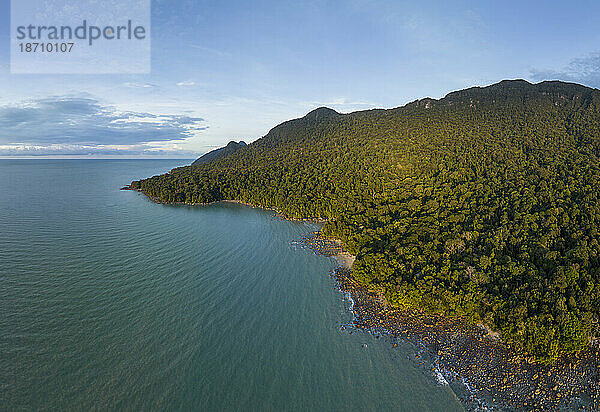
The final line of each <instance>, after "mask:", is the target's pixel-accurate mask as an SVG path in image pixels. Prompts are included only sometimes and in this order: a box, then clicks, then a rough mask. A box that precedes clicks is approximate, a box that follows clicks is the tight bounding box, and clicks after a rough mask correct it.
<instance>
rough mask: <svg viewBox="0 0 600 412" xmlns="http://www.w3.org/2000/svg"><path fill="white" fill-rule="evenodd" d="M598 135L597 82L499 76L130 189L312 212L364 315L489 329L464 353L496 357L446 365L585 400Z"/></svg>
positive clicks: (594, 314)
mask: <svg viewBox="0 0 600 412" xmlns="http://www.w3.org/2000/svg"><path fill="white" fill-rule="evenodd" d="M598 131H600V90H598V89H591V88H588V87H585V86H581V85H577V84H574V83H565V82H559V81H546V82H541V83H537V84H531V83H529V82H527V81H525V80H504V81H502V82H499V83H496V84H493V85H490V86H486V87H472V88H469V89H465V90H460V91H456V92H452V93H449V94H448V95H446V96H445V97H444V98H442V99H439V100H435V99H431V98H424V99H421V100H416V101H414V102H411V103H408V104H406V105H404V106H401V107H398V108H394V109H385V110H384V109H374V110H365V111H359V112H353V113H347V114H342V113H338V112H336V111H335V110H332V109H329V108H325V107H321V108H318V109H315V110H313V111H311V112H309V113H308V114H307V115H305V116H304V117H302V118H299V119H294V120H289V121H287V122H284V123H281V124H280V125H278V126H276V127H274V128H273V129H271V130H270V131H269V133H267V134H266V135H265V136H263V137H262V138H260V139H258V140H256V141H254V142H252V143H250V144H248V145H246V146H243V147H238V148H237V149H236V150H235V151H234V152H233V153H231V154H228V155H224V157H222V158H219V159H217V160H211V161H208V162H206V163H202V164H200V165H197V166H186V167H179V168H175V169H173V170H171V171H170V172H168V173H165V174H162V175H157V176H152V177H149V178H146V179H142V180H138V181H133V182H131V185H130V188H131V189H135V190H138V191H141V192H143V193H144V194H145V195H147V196H149V197H151V198H152V199H153V200H155V201H158V202H159V203H171V204H186V205H192V204H207V203H212V202H218V201H225V200H226V199H239V200H240V201H241V202H239V203H243V204H250V205H256V206H258V207H264V208H270V207H271V208H272V210H276V211H278V212H279V213H280V215H281V216H282V217H284V218H290V219H294V220H316V219H314V217H318V218H322V220H319V221H321V222H323V223H324V224H323V227H322V229H321V232H322V234H323V235H325V236H327V237H328V238H337V239H340V240H341V241H342V243H343V245H344V247H345V249H346V250H348V252H350V253H351V254H352V255H354V256H355V257H356V259H355V261H354V262H353V264H352V272H351V278H352V279H354V280H355V281H356V282H357V284H358V285H361V286H362V287H363V288H365V290H366V291H376V293H377V294H379V295H380V296H381V297H385V299H383V298H381V299H379V300H380V301H381V302H383V303H382V305H383V306H382V307H383V310H381V311H379V310H376V309H375V306H368V305H367V307H369V308H371V309H370V312H369V311H367V312H365V314H366V315H369V314H373V313H380V314H381V316H379V315H378V316H375V317H374V319H379V320H382V319H384V316H387V315H389V314H392V313H394V314H398V313H400V312H399V311H405V312H403V313H422V314H423V316H434V317H435V316H439V315H442V314H443V315H444V316H445V317H444V319H447V320H452V319H454V320H460V321H461V322H460V323H461V325H466V326H461V327H465V328H466V327H467V326H468V325H478V324H480V325H488V328H485V327H483V328H482V330H483V331H485V330H486V329H489V330H493V331H496V332H497V334H496V335H494V334H493V333H488V332H487V331H486V334H487V335H490V336H489V337H488V338H490V339H494V336H496V337H501V339H502V341H501V342H500V341H496V344H495V345H492V347H493V348H495V349H494V350H493V351H491V350H484V349H485V348H483V349H481V348H480V345H475V348H476V349H473V350H472V354H473V355H477V354H479V355H481V356H474V357H471V358H472V359H476V360H477V362H483V361H484V360H485V362H487V363H489V364H492V365H494V366H493V367H487V366H485V365H477V364H475V365H471V366H472V368H473V369H475V370H483V371H485V372H484V373H481V374H477V373H475V372H472V373H470V374H469V373H467V371H466V370H463V369H464V368H463V367H462V366H460V365H458V366H456V365H455V366H456V367H453V368H452V370H457V371H458V372H457V373H460V374H461V376H463V375H468V376H471V378H472V379H471V380H472V382H473V385H472V386H473V387H475V388H480V390H482V391H483V390H488V391H490V392H491V393H493V394H496V395H497V396H500V394H502V396H503V397H504V398H505V400H506V402H507V405H515V404H516V405H521V407H522V408H525V409H535V408H538V407H537V406H536V407H535V408H533V407H531V405H539V408H540V409H541V408H542V407H549V408H553V407H555V406H557V405H558V406H561V405H567V404H568V403H567V401H566V400H565V399H566V398H568V399H569V402H575V403H576V402H578V399H579V398H581V399H580V401H581V402H583V403H584V404H593V405H595V406H598V400H597V398H598V382H597V380H598V372H597V369H598V359H597V350H596V348H597V344H598V340H599V338H600V134H599V132H598ZM344 284H345V283H344ZM355 293H357V294H358V296H360V293H358V289H357V290H355ZM359 307H360V305H359ZM366 315H365V317H363V319H367V318H368V317H367V316H366ZM398 316H399V315H398ZM403 319H404V318H403ZM390 322H391V321H390ZM379 323H380V322H378V323H375V325H378V324H379ZM393 324H394V322H391V323H390V325H389V326H390V328H389V329H390V330H394V328H393V327H392V325H393ZM454 327H455V328H458V329H460V328H459V325H458V324H457V323H455V324H454ZM468 327H471V326H468ZM443 331H444V329H443V328H442V329H440V334H441V335H443ZM465 331H466V332H465V336H471V335H470V333H471V332H468V330H467V329H465ZM473 336H476V335H473ZM467 340H468V341H469V342H471V341H473V342H475V340H473V339H467ZM443 348H444V346H442V349H443ZM451 348H452V347H451V346H449V347H447V348H446V349H448V350H450V349H451ZM443 353H444V352H442V354H443ZM509 355H510V356H509ZM436 356H438V357H440V359H441V361H442V363H443V361H444V359H445V358H444V357H443V356H441V355H436ZM579 362H583V363H579ZM574 364H575V370H576V371H577V373H578V374H579V375H580V377H579V378H576V377H574V375H573V374H571V375H569V374H568V372H569V371H572V370H573V367H574V366H573V365H574ZM499 365H502V366H499ZM507 365H512V366H510V367H509V366H507ZM577 365H587V366H585V368H584V369H581V370H580V369H577V368H579V366H577ZM461 368H463V369H461ZM532 369H537V370H539V372H538V373H537V376H536V374H533V375H532V376H529V375H526V374H525V372H526V371H530V370H532ZM498 373H500V375H498ZM542 375H543V376H544V378H543V379H542V378H541V376H542ZM483 376H490V377H494V378H493V379H492V378H490V379H492V380H491V381H486V380H485V379H484V378H483ZM592 376H595V378H592ZM498 379H499V381H498ZM594 379H596V382H594V381H593V380H594ZM529 381H532V382H534V383H527V382H529ZM539 382H541V383H539ZM540 385H541V386H540ZM511 387H512V388H517V389H514V390H513V389H510V388H511ZM484 388H487V389H484ZM536 392H537V393H536ZM493 397H494V396H492V401H493ZM578 397H579V398H578ZM575 403H571V404H568V405H571V406H573V405H575ZM518 407H519V406H517V408H518ZM573 407H574V406H573Z"/></svg>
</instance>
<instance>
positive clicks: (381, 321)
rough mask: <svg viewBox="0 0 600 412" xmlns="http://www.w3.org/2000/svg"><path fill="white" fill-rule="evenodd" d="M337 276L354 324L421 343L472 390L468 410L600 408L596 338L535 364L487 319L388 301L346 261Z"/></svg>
mask: <svg viewBox="0 0 600 412" xmlns="http://www.w3.org/2000/svg"><path fill="white" fill-rule="evenodd" d="M303 241H304V242H305V243H306V244H307V246H308V247H310V248H311V249H313V250H314V251H315V252H316V253H318V254H321V255H325V256H339V255H343V254H344V251H343V248H342V247H341V245H340V244H339V242H336V241H334V240H331V239H327V238H323V237H322V236H320V235H319V233H315V234H313V235H312V236H309V237H307V238H306V239H303ZM332 276H333V277H334V279H335V280H336V281H337V282H338V284H339V287H340V290H341V291H342V292H344V293H349V294H350V296H351V297H352V300H353V302H354V304H353V307H352V310H353V312H354V314H355V318H354V321H353V326H354V327H355V328H357V329H360V330H365V331H369V332H372V333H378V334H386V335H388V336H389V337H391V339H392V341H397V340H408V341H410V342H412V343H414V344H417V345H418V346H419V347H422V348H423V353H422V354H420V355H417V356H423V357H426V358H427V359H428V360H429V363H430V364H431V365H432V369H433V370H434V371H435V372H436V373H438V374H441V375H443V378H444V379H443V380H444V381H447V382H455V383H456V382H458V383H460V384H462V385H463V386H464V387H466V388H468V391H469V393H470V395H469V396H463V397H461V399H462V400H463V402H464V404H465V406H466V407H467V409H471V410H485V409H499V410H535V411H544V410H547V411H551V410H596V411H597V410H600V382H599V380H600V374H599V366H600V350H599V348H598V345H597V344H594V345H590V347H588V349H586V350H585V351H582V352H580V353H579V354H577V355H572V356H563V357H561V358H560V359H559V360H558V361H557V362H556V363H554V364H552V365H542V364H535V363H533V362H532V361H531V359H529V358H528V357H527V356H524V355H523V354H519V353H517V352H515V351H514V350H511V348H509V347H508V346H507V345H505V344H504V343H503V342H502V341H501V340H500V338H499V337H498V335H497V334H494V333H493V332H491V331H489V330H488V329H487V328H485V327H484V326H483V325H473V324H468V323H466V322H465V321H463V320H462V319H456V318H448V317H444V316H440V315H428V314H424V313H421V312H418V311H414V312H409V311H402V310H398V309H395V308H392V307H389V306H388V305H387V304H386V301H385V298H384V297H383V296H381V295H379V294H378V293H375V292H373V291H370V290H367V289H366V288H364V287H363V286H362V285H360V284H358V283H357V282H356V280H354V278H353V277H352V272H351V271H350V270H349V268H348V267H343V266H342V267H340V268H338V269H337V270H335V271H334V272H333V274H332Z"/></svg>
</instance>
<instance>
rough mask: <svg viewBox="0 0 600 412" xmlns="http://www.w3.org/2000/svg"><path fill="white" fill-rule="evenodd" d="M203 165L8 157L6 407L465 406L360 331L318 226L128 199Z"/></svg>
mask: <svg viewBox="0 0 600 412" xmlns="http://www.w3.org/2000/svg"><path fill="white" fill-rule="evenodd" d="M190 162H191V160H184V161H178V160H43V159H39V160H12V159H11V160H8V159H3V160H0V365H1V366H0V405H1V406H0V409H3V410H32V409H36V410H44V409H46V410H56V409H61V410H65V409H66V410H89V409H102V410H115V409H134V410H203V411H213V410H214V411H283V410H286V411H309V410H310V411H354V410H356V411H364V410H382V411H383V410H385V411H387V410H395V411H455V410H457V411H458V410H463V407H462V406H461V403H460V402H459V400H458V398H457V396H456V395H455V393H454V392H453V391H452V390H451V388H450V387H449V386H447V385H443V384H439V383H438V382H437V380H436V376H435V373H434V372H433V371H432V370H431V368H430V367H429V366H428V365H425V364H422V363H421V362H422V361H421V360H420V358H419V357H417V356H416V355H417V354H418V351H419V349H418V348H417V347H416V346H414V345H412V344H410V343H407V342H399V345H398V347H393V345H392V344H391V342H390V341H389V339H387V338H385V337H379V338H378V337H377V336H375V335H373V334H370V333H367V332H363V331H356V330H354V329H352V328H351V327H345V325H348V324H349V323H350V322H351V321H352V316H353V315H352V313H351V312H350V310H349V307H350V305H351V303H350V301H349V300H348V298H347V297H345V296H344V295H343V294H342V293H341V292H340V291H339V290H338V289H337V287H336V284H335V282H334V280H333V279H332V278H331V277H330V273H331V271H332V270H333V269H334V268H335V267H336V266H337V262H336V260H335V259H333V258H328V257H323V256H317V255H315V254H314V253H313V252H312V251H311V250H308V249H305V248H302V247H299V245H298V240H300V238H301V237H302V236H304V235H306V234H309V233H310V232H312V231H315V230H318V229H319V225H318V224H315V223H310V222H292V221H285V220H281V219H278V218H277V217H276V216H275V215H274V212H272V211H266V210H262V209H254V208H251V207H247V206H242V205H236V204H228V203H223V204H215V205H209V206H170V205H159V204H155V203H152V202H150V201H149V200H148V199H147V198H145V197H144V196H143V195H141V194H139V193H136V192H132V191H120V190H119V188H120V187H122V186H124V185H126V184H128V183H130V182H131V181H132V180H135V179H139V178H143V177H148V176H151V175H154V174H159V173H164V172H166V171H168V170H170V169H172V168H173V167H177V166H182V165H185V164H189V163H190Z"/></svg>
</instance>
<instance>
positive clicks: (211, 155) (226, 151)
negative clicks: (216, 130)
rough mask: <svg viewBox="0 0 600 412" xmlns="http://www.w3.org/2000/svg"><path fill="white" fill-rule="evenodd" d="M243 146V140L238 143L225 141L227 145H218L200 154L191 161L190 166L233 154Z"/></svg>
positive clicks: (244, 144)
mask: <svg viewBox="0 0 600 412" xmlns="http://www.w3.org/2000/svg"><path fill="white" fill-rule="evenodd" d="M245 146H246V142H244V141H243V140H242V141H240V142H239V143H238V142H234V141H231V142H229V143H227V146H225V147H220V148H218V149H215V150H211V151H210V152H208V153H205V154H203V155H202V156H200V157H199V158H197V159H196V160H194V162H193V163H192V166H198V165H200V164H202V163H207V162H212V161H216V160H219V159H223V158H224V157H227V156H230V155H232V154H234V153H235V152H237V151H238V150H239V149H241V148H242V147H245Z"/></svg>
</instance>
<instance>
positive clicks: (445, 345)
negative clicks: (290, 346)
mask: <svg viewBox="0 0 600 412" xmlns="http://www.w3.org/2000/svg"><path fill="white" fill-rule="evenodd" d="M121 190H132V191H135V192H138V193H141V194H142V195H144V196H146V197H147V198H148V199H149V200H151V201H152V202H155V203H158V204H170V205H186V206H207V205H212V204H218V203H234V204H240V205H244V206H247V207H252V208H260V209H264V210H270V211H273V212H275V216H277V217H279V218H281V219H283V220H291V221H310V222H315V223H323V222H324V221H325V220H315V219H295V218H289V217H287V216H285V215H284V214H282V213H281V212H280V211H278V210H277V209H276V208H267V207H263V206H259V205H254V204H251V203H247V202H242V201H238V200H223V201H216V202H207V203H185V202H164V201H161V200H160V199H158V198H154V197H152V196H148V195H147V194H145V193H144V192H143V191H142V190H139V189H134V188H132V187H131V186H129V185H128V186H124V187H123V188H121ZM300 242H301V243H303V244H304V245H305V246H306V247H307V248H309V249H310V250H312V251H313V252H314V253H315V254H317V255H321V256H325V257H332V258H335V259H336V260H337V262H338V264H339V267H338V268H337V269H335V270H334V271H333V272H332V274H331V277H332V278H333V279H334V280H335V281H336V283H337V285H338V288H339V290H340V292H342V293H344V294H347V296H349V297H350V299H351V301H352V302H353V304H352V307H351V309H350V310H351V311H352V313H353V315H354V319H353V321H352V325H351V326H352V327H354V328H356V329H357V330H361V331H364V332H366V333H375V334H378V335H379V334H381V335H385V336H388V337H390V338H391V339H392V342H394V341H402V340H404V341H408V342H411V343H413V344H416V345H417V346H419V347H422V348H423V349H424V351H425V352H426V353H425V354H423V353H421V354H419V355H417V356H418V358H422V359H427V360H428V362H429V363H431V365H432V367H433V369H432V373H435V374H438V375H439V374H441V376H443V379H444V380H443V382H445V383H448V382H451V383H452V382H453V383H458V384H459V385H461V386H462V387H464V388H466V390H467V391H468V393H469V394H468V396H461V397H459V399H460V400H461V402H463V404H464V405H465V406H466V407H467V408H469V409H472V410H478V409H482V407H488V406H491V407H492V408H499V409H508V410H519V409H524V410H557V409H569V410H599V409H600V368H599V366H600V347H599V345H598V343H597V342H592V343H590V345H589V346H588V347H587V348H586V349H584V350H583V351H580V352H578V353H575V354H570V355H562V356H560V357H559V358H558V359H557V360H556V361H555V362H554V363H552V364H549V365H548V364H544V363H539V362H535V360H534V359H533V358H531V357H528V356H527V355H526V354H524V353H519V352H514V351H513V350H512V349H511V348H510V347H509V346H507V345H506V344H504V343H503V342H502V341H501V339H500V337H499V334H498V333H497V332H494V331H492V330H490V329H489V328H488V327H487V326H485V325H483V324H472V323H469V322H468V321H466V320H465V319H461V318H458V317H456V318H453V317H448V316H444V315H440V314H427V313H425V312H422V311H418V310H401V309H397V308H394V307H392V306H390V305H389V304H388V303H387V301H386V298H385V296H384V295H383V294H382V293H381V292H379V291H376V290H372V289H369V288H367V287H365V286H364V285H361V284H360V283H359V282H358V281H357V280H356V279H355V278H354V277H353V276H352V270H351V269H352V264H353V263H354V260H355V256H353V255H351V254H350V253H349V252H347V251H346V250H345V249H344V247H343V244H342V242H341V240H339V239H336V238H332V237H327V236H324V235H323V234H322V232H321V231H317V232H313V233H312V234H311V235H309V236H305V237H303V238H302V239H300ZM393 345H394V346H396V345H397V344H396V343H393ZM418 358H417V359H418Z"/></svg>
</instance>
